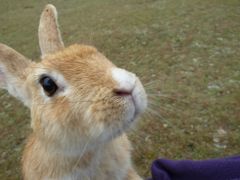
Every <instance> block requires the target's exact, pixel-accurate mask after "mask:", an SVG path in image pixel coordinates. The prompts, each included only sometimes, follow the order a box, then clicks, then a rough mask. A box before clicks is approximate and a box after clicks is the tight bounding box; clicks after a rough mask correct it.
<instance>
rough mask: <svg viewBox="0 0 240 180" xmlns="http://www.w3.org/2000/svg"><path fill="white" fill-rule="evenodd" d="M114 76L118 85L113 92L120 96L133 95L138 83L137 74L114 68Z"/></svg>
mask: <svg viewBox="0 0 240 180" xmlns="http://www.w3.org/2000/svg"><path fill="white" fill-rule="evenodd" d="M112 77H113V79H114V80H115V81H116V82H117V86H116V87H115V88H114V90H113V92H114V93H115V94H116V95H118V96H129V95H132V92H133V89H134V88H135V84H136V75H135V74H133V73H130V72H128V71H126V70H124V69H120V68H114V69H113V70H112Z"/></svg>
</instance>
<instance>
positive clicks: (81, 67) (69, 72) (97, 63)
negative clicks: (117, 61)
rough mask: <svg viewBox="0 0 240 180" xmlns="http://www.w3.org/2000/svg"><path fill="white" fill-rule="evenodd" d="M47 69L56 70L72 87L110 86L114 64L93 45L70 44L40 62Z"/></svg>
mask: <svg viewBox="0 0 240 180" xmlns="http://www.w3.org/2000/svg"><path fill="white" fill-rule="evenodd" d="M41 65H42V66H44V67H45V68H46V69H48V70H49V71H56V72H58V73H60V74H62V76H63V77H64V78H65V79H66V81H68V82H69V83H70V84H71V85H72V86H73V87H74V86H78V85H81V84H84V85H92V84H94V85H101V86H108V87H109V86H110V87H112V86H113V85H114V84H115V82H114V80H113V78H112V75H111V73H112V72H111V69H112V68H113V67H114V65H113V64H112V63H111V62H110V61H109V60H108V59H107V58H106V57H105V56H103V55H102V54H101V53H99V52H98V51H97V50H96V49H95V48H94V47H91V46H84V45H72V46H70V47H68V48H66V49H64V50H63V51H59V52H58V53H55V54H52V55H49V56H47V57H46V58H45V59H44V60H43V61H42V63H41Z"/></svg>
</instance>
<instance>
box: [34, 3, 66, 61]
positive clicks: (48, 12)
mask: <svg viewBox="0 0 240 180" xmlns="http://www.w3.org/2000/svg"><path fill="white" fill-rule="evenodd" d="M38 38H39V45H40V49H41V54H42V58H44V56H46V55H48V54H51V53H54V52H56V51H59V50H61V49H63V48H64V44H63V41H62V37H61V32H60V30H59V28H58V20H57V10H56V8H55V7H54V6H53V5H51V4H48V5H47V6H46V7H45V8H44V10H43V12H42V15H41V18H40V23H39V28H38Z"/></svg>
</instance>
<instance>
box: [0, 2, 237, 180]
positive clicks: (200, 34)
mask: <svg viewBox="0 0 240 180" xmlns="http://www.w3.org/2000/svg"><path fill="white" fill-rule="evenodd" d="M49 2H50V3H53V4H55V5H56V7H57V8H58V11H59V20H60V26H61V29H62V34H63V39H64V41H65V43H66V44H67V45H70V44H72V43H75V42H77V43H86V44H92V45H94V46H96V47H97V48H98V49H99V50H100V51H102V52H103V53H104V54H105V55H106V56H107V57H108V58H109V59H111V60H112V61H113V62H114V63H115V64H117V65H118V66H120V67H123V68H126V69H128V70H130V71H133V72H135V73H136V74H138V75H139V76H140V77H141V79H142V81H143V83H144V84H146V86H145V87H146V89H147V91H148V93H149V99H150V101H151V105H150V108H149V109H151V110H149V112H150V111H151V112H150V113H147V114H145V115H144V116H143V118H142V119H141V121H140V122H139V125H138V126H137V128H136V130H135V131H133V132H131V133H130V137H131V140H132V142H133V147H134V151H133V159H134V163H135V165H136V167H137V169H138V171H139V173H140V174H141V175H142V176H143V177H146V176H149V166H150V165H151V162H152V160H154V159H156V158H158V157H165V158H174V159H180V158H188V159H205V158H212V157H221V156H227V155H234V154H239V153H240V150H239V149H240V90H239V89H240V60H239V57H240V51H239V44H240V33H239V32H240V21H239V19H240V2H239V1H238V0H228V1H225V0H212V1H208V0H195V1H192V0H181V1H175V0H128V1H127V0H125V1H124V0H118V1H117V0H103V1H97V0H91V1H90V0H69V1H63V0H58V1H46V0H43V1H33V0H25V1H17V0H2V1H1V5H0V24H1V26H0V42H2V43H6V44H8V45H10V46H11V47H13V48H15V49H17V50H18V51H20V52H22V53H23V54H24V55H26V56H28V57H30V58H33V59H38V57H39V48H38V42H37V27H38V21H39V16H40V13H41V11H42V9H43V7H44V5H45V4H47V3H49ZM151 81H152V83H149V82H151ZM158 92H161V93H162V94H163V96H158V95H157V94H158ZM159 114H161V116H162V117H160V116H159ZM29 126H30V117H29V111H28V110H27V109H26V108H24V107H23V105H21V103H19V102H17V101H16V100H14V99H13V98H11V97H9V96H8V95H7V94H6V92H4V91H0V138H1V142H0V179H7V180H10V179H11V180H13V179H14V180H15V179H20V177H21V176H20V157H21V153H22V147H23V145H24V139H25V137H26V136H27V134H28V133H29V132H30V128H29Z"/></svg>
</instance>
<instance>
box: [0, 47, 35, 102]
mask: <svg viewBox="0 0 240 180" xmlns="http://www.w3.org/2000/svg"><path fill="white" fill-rule="evenodd" d="M31 64H32V62H31V60H29V59H27V58H26V57H24V56H23V55H21V54H20V53H18V52H17V51H15V50H14V49H12V48H10V47H8V46H6V45H4V44H1V43H0V89H1V88H2V89H6V90H7V91H8V92H9V94H11V95H12V96H14V97H16V98H17V99H19V100H21V101H22V102H23V103H24V104H25V105H26V106H30V101H31V94H30V92H29V89H28V86H27V85H26V80H27V76H28V71H27V69H28V67H30V65H31Z"/></svg>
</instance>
